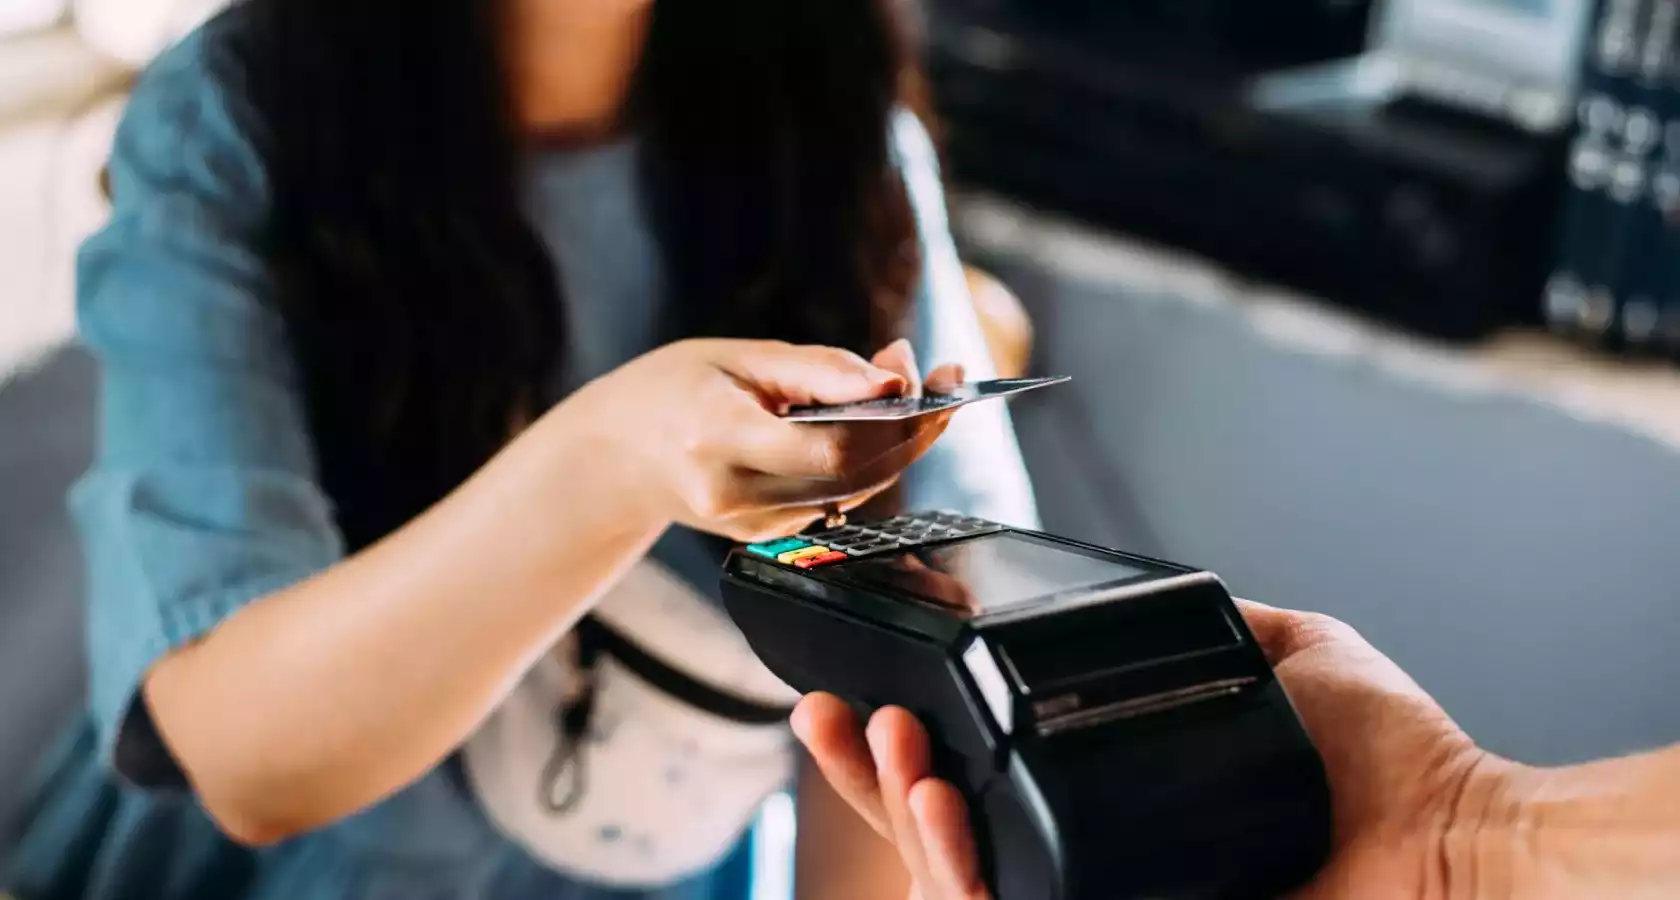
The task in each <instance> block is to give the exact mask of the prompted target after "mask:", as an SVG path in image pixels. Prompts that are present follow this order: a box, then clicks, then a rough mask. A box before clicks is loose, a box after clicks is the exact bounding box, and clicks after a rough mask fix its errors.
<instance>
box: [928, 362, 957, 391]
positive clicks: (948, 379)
mask: <svg viewBox="0 0 1680 900" xmlns="http://www.w3.org/2000/svg"><path fill="white" fill-rule="evenodd" d="M967 377H968V373H967V372H965V371H964V370H963V367H962V366H960V365H957V364H956V363H947V364H945V365H943V366H940V367H939V368H937V369H934V370H933V371H932V372H929V373H928V377H927V381H926V382H925V383H924V384H923V387H924V388H925V389H926V390H928V391H929V392H931V393H935V394H948V393H950V392H951V391H953V390H955V389H956V387H957V385H960V384H962V383H963V380H964V379H965V378H967Z"/></svg>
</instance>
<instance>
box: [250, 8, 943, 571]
mask: <svg viewBox="0 0 1680 900" xmlns="http://www.w3.org/2000/svg"><path fill="white" fill-rule="evenodd" d="M899 2H900V0H706V2H699V0H657V2H656V3H655V6H654V10H653V13H652V22H651V25H650V28H649V33H648V36H647V42H646V46H645V49H644V54H643V59H642V62H641V64H640V66H639V69H638V71H637V73H636V77H635V81H634V84H633V88H632V91H631V97H630V102H629V103H628V105H627V109H626V115H627V124H628V126H629V127H631V128H634V129H635V130H636V131H637V132H638V133H639V135H640V139H641V141H642V143H643V152H642V155H641V159H642V171H641V179H642V184H643V187H644V190H643V195H644V196H645V197H646V198H647V199H648V201H649V203H650V209H649V212H650V214H651V220H652V221H653V222H654V223H655V229H656V231H657V235H658V238H659V242H660V246H661V248H662V252H663V253H664V257H665V263H666V267H667V270H668V272H667V279H666V283H667V284H668V285H670V296H669V301H668V302H669V307H668V309H667V310H666V315H665V321H667V322H668V323H669V324H670V328H669V333H668V334H667V335H666V337H668V338H676V337H681V336H701V335H732V336H742V337H772V338H778V339H783V340H791V341H798V342H814V343H824V344H830V345H835V346H841V347H846V348H848V349H852V350H855V351H858V352H866V351H869V350H872V349H874V348H878V347H879V346H881V345H883V344H885V343H886V342H888V341H889V340H890V339H891V338H893V337H895V336H896V335H897V333H898V332H899V330H900V329H901V328H902V327H903V324H904V320H905V316H906V308H907V303H908V300H907V298H908V294H909V290H910V285H911V282H912V281H913V279H914V275H915V271H916V267H917V249H918V243H917V241H916V236H915V227H914V218H913V215H912V212H911V208H910V205H909V201H908V198H907V196H906V191H905V188H904V186H903V183H902V180H901V179H900V177H899V176H898V174H897V173H896V171H895V170H894V168H893V166H892V164H891V158H890V151H889V143H890V142H889V138H888V135H889V133H890V122H891V118H892V115H893V112H894V110H895V108H896V107H897V106H899V105H900V104H901V103H904V102H908V100H909V95H908V93H907V91H908V89H909V87H910V85H911V84H912V83H913V77H912V76H911V74H910V69H909V54H908V52H907V48H906V44H905V34H904V30H903V28H902V27H901V26H902V23H901V22H900V21H899V18H898V10H897V6H898V3H899ZM502 6H503V4H501V3H498V2H493V0H420V2H414V0H245V2H244V4H243V6H242V7H240V8H237V9H236V10H235V12H234V13H232V15H235V16H238V17H240V18H241V27H239V28H238V29H236V31H237V34H238V38H237V39H236V41H235V42H234V46H235V47H236V49H237V52H236V53H235V54H233V56H234V58H235V59H236V60H237V61H238V63H239V66H238V71H237V75H238V77H239V79H240V81H239V85H240V89H241V90H243V91H244V93H245V95H246V96H247V98H248V99H249V100H250V105H251V107H252V109H253V110H254V111H255V113H256V115H255V116H254V117H253V118H254V119H256V120H257V121H254V122H253V123H250V124H251V127H252V130H253V133H254V134H255V135H256V139H257V145H258V150H259V153H260V154H261V155H262V156H263V158H264V162H265V163H266V164H267V166H268V169H269V176H270V179H271V184H270V188H271V195H272V196H273V198H274V204H275V206H274V210H273V214H272V216H271V218H270V225H269V228H268V230H267V234H266V236H265V240H264V242H263V247H262V252H263V253H264V255H265V257H266V259H267V262H268V264H269V267H270V269H271V271H272V272H273V274H274V277H275V278H276V279H277V280H278V282H279V293H280V296H281V302H282V305H283V313H284V315H285V318H286V321H287V323H288V326H289V329H290V335H291V339H292V342H293V344H294V348H295V350H296V353H297V356H298V359H299V361H300V366H301V369H302V371H303V373H304V377H305V379H306V382H307V383H306V389H307V395H308V399H309V407H310V415H311V418H312V426H313V430H314V437H315V440H316V446H317V450H318V456H319V458H320V462H321V469H322V471H321V478H322V480H323V483H324V485H325V487H326V489H327V491H328V493H329V494H330V495H331V496H332V497H333V499H334V501H335V503H336V505H337V507H338V516H339V524H340V526H341V528H342V529H343V531H344V534H345V538H346V542H347V543H348V544H349V545H350V546H351V547H352V548H356V547H360V546H363V545H365V544H367V543H369V542H371V541H374V540H377V539H378V538H379V537H381V536H382V535H384V534H385V533H387V532H389V531H391V530H393V529H394V528H396V527H398V526H399V525H401V524H402V523H403V522H404V521H406V520H408V519H409V518H412V517H413V516H414V515H416V514H418V513H419V512H421V511H422V510H423V509H424V508H425V507H427V506H428V505H430V504H432V503H434V502H436V501H437V500H438V499H440V498H441V497H442V496H443V495H444V494H446V493H447V492H449V491H450V490H452V489H453V488H454V487H455V486H456V485H458V484H459V483H460V482H462V481H463V480H464V479H465V478H466V477H467V476H468V475H470V474H471V473H472V471H473V470H475V469H476V468H478V467H479V466H480V465H482V464H483V463H484V462H485V461H486V460H487V459H489V458H490V457H491V456H492V455H493V454H494V453H495V452H496V451H497V450H498V449H499V448H500V447H501V446H502V445H503V444H505V443H506V442H507V441H508V440H509V439H510V438H511V436H512V433H513V430H514V428H515V427H516V423H517V422H519V421H521V420H522V419H524V418H527V417H529V416H530V415H532V414H533V413H534V412H536V407H537V405H538V404H539V403H540V402H541V400H542V397H543V385H544V383H545V382H546V381H547V380H548V379H550V378H552V377H553V376H554V374H555V372H556V371H557V369H558V368H559V366H560V365H561V359H560V355H561V353H562V352H563V351H562V348H563V347H564V346H565V341H566V339H567V337H568V336H567V335H566V334H565V324H564V323H565V318H564V315H563V306H562V304H563V300H564V298H562V297H561V295H560V294H561V288H560V285H559V282H558V280H557V278H556V273H555V269H554V262H553V260H552V259H551V258H550V256H549V254H548V253H547V252H546V249H545V248H544V246H543V244H542V243H541V241H540V239H539V238H538V236H537V234H536V232H535V231H534V229H533V227H532V224H531V223H530V222H529V221H528V220H527V216H526V208H525V207H524V206H523V205H522V198H521V196H520V187H521V180H520V177H521V173H522V166H523V163H524V157H525V155H526V153H527V147H528V146H529V145H528V143H527V141H526V140H525V138H524V136H523V135H522V134H521V131H520V127H519V124H518V123H517V122H516V120H515V117H514V114H513V102H512V99H513V98H512V92H511V90H510V85H509V83H508V78H507V76H506V68H505V66H504V56H503V53H502V47H501V42H502V40H503V39H504V38H503V27H502V22H501V18H500V17H501V16H502V15H503V13H502V11H501V7H502ZM556 514H557V515H563V514H564V511H563V510H557V511H556Z"/></svg>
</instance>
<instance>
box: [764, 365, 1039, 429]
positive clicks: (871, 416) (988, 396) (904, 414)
mask: <svg viewBox="0 0 1680 900" xmlns="http://www.w3.org/2000/svg"><path fill="white" fill-rule="evenodd" d="M1070 380H1072V376H1069V375H1058V376H1055V377H1052V378H998V379H994V380H992V381H971V382H968V383H966V384H959V385H957V386H956V387H955V388H954V389H952V390H951V391H949V392H946V393H942V394H923V395H922V396H920V397H883V398H881V399H879V400H860V401H858V402H857V403H838V404H834V405H832V406H796V407H794V408H793V409H791V410H789V411H788V414H787V418H788V419H790V420H793V421H797V422H890V421H894V420H897V419H913V418H915V417H917V416H925V415H928V414H930V413H936V412H940V411H942V410H947V409H955V408H956V407H959V406H967V405H968V404H970V403H977V402H979V401H981V400H993V399H996V398H998V397H1008V396H1010V395H1012V394H1019V393H1021V392H1022V391H1031V390H1036V389H1038V388H1041V387H1049V386H1050V385H1052V384H1061V383H1062V382H1064V381H1070Z"/></svg>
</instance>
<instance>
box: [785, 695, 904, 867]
mask: <svg viewBox="0 0 1680 900" xmlns="http://www.w3.org/2000/svg"><path fill="white" fill-rule="evenodd" d="M792 724H793V733H794V735H795V736H797V737H798V738H799V742H800V743H802V744H804V745H805V749H806V750H808V751H810V753H811V758H812V759H814V760H816V763H817V768H818V769H819V770H820V771H821V772H822V774H823V777H824V778H826V779H828V783H829V785H830V786H831V787H833V788H834V792H835V793H837V794H839V795H840V799H842V800H844V801H846V805H848V806H850V807H851V808H852V809H854V810H856V811H857V814H858V815H860V816H862V817H863V820H864V821H866V822H868V823H869V826H870V827H871V828H874V829H875V831H876V833H877V834H879V835H881V836H882V837H884V838H886V839H888V840H891V839H892V836H893V834H892V826H891V825H889V824H888V823H887V813H886V809H885V808H883V807H882V806H881V787H880V783H879V782H878V781H877V779H876V777H875V760H874V758H873V757H871V756H870V753H869V744H868V743H867V742H866V741H865V740H864V734H863V728H862V727H860V723H859V722H858V719H857V716H856V715H854V714H853V713H852V709H851V707H849V706H847V705H846V704H845V702H844V701H842V700H841V699H840V698H838V697H835V696H834V695H832V694H821V693H813V694H807V695H805V699H803V700H801V701H799V706H798V707H796V708H795V709H794V711H793V719H792Z"/></svg>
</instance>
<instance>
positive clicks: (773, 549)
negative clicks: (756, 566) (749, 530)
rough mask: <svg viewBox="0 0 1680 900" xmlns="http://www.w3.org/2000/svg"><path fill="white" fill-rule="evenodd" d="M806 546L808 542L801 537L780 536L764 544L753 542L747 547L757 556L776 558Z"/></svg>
mask: <svg viewBox="0 0 1680 900" xmlns="http://www.w3.org/2000/svg"><path fill="white" fill-rule="evenodd" d="M806 546H807V544H806V542H805V541H802V540H800V539H799V538H791V537H790V538H780V539H778V540H774V541H765V542H764V543H762V544H752V545H750V546H748V547H747V552H748V553H751V554H753V555H755V556H763V557H767V558H769V559H775V558H777V557H778V556H781V555H782V554H783V553H788V552H791V551H794V550H800V549H803V548H804V547H806Z"/></svg>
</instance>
